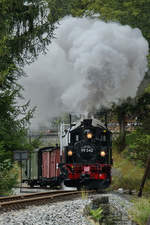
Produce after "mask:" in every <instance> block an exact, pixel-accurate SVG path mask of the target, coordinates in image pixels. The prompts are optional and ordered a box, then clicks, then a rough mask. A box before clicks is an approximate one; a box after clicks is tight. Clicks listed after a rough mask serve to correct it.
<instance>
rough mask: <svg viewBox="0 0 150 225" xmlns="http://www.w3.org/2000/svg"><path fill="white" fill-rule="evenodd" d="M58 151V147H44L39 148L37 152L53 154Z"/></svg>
mask: <svg viewBox="0 0 150 225" xmlns="http://www.w3.org/2000/svg"><path fill="white" fill-rule="evenodd" d="M58 149H59V146H58V147H54V146H50V147H44V148H40V149H39V150H40V151H42V152H53V151H56V150H58Z"/></svg>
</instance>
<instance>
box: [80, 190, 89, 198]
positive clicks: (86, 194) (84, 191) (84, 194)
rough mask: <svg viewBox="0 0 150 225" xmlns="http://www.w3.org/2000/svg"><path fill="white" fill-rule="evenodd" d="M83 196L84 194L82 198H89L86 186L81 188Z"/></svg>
mask: <svg viewBox="0 0 150 225" xmlns="http://www.w3.org/2000/svg"><path fill="white" fill-rule="evenodd" d="M81 196H82V199H83V200H86V199H88V192H87V191H86V189H85V188H82V189H81Z"/></svg>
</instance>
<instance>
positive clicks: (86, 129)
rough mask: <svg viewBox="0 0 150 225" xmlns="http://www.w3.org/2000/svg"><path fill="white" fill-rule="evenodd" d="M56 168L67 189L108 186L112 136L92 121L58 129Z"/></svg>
mask: <svg viewBox="0 0 150 225" xmlns="http://www.w3.org/2000/svg"><path fill="white" fill-rule="evenodd" d="M60 133H61V135H60V156H61V163H60V164H59V167H60V171H61V174H62V175H63V176H64V184H65V185H66V186H68V187H77V189H80V188H81V187H83V186H84V187H86V188H88V189H103V188H106V187H108V186H109V185H110V183H111V166H112V134H111V132H110V131H109V130H108V129H107V127H106V126H105V125H104V124H102V123H101V122H100V121H99V120H96V119H83V120H80V121H79V122H77V123H74V124H72V125H71V126H70V127H69V128H68V129H66V128H65V125H64V124H62V125H61V132H60Z"/></svg>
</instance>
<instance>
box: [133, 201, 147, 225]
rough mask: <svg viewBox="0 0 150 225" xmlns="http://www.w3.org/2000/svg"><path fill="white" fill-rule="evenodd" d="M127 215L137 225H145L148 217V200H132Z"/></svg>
mask: <svg viewBox="0 0 150 225" xmlns="http://www.w3.org/2000/svg"><path fill="white" fill-rule="evenodd" d="M129 215H130V217H131V218H132V220H134V221H135V222H136V223H138V224H139V225H146V224H147V221H148V219H149V217H150V199H146V198H140V199H136V200H134V201H133V207H132V208H131V209H130V210H129Z"/></svg>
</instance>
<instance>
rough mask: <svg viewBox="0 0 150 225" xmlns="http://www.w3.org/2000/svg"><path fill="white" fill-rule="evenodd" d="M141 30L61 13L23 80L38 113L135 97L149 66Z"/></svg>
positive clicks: (86, 109)
mask: <svg viewBox="0 0 150 225" xmlns="http://www.w3.org/2000/svg"><path fill="white" fill-rule="evenodd" d="M147 55H148V42H147V41H146V40H145V39H144V37H143V36H142V33H141V31H140V30H139V29H138V28H136V29H132V28H131V27H130V26H128V25H126V26H123V25H121V24H119V23H105V22H103V21H100V20H99V19H90V18H72V17H71V16H69V17H65V18H64V19H63V20H62V21H60V25H59V26H58V28H57V30H56V39H54V40H53V42H52V44H51V45H50V46H49V52H48V54H47V55H46V56H42V57H39V59H38V61H37V62H36V63H34V64H33V65H31V66H30V67H28V69H27V73H28V74H29V77H28V78H25V79H24V81H23V84H24V85H25V90H27V91H26V93H27V97H29V95H31V100H32V104H33V105H37V106H38V114H39V116H40V117H43V119H44V118H47V117H48V116H49V117H51V116H54V115H56V113H57V115H58V113H61V112H62V111H75V112H79V111H81V112H90V111H93V110H96V109H98V108H100V107H101V106H102V105H103V106H109V105H110V104H111V103H112V102H117V101H118V99H125V98H126V97H129V96H131V97H134V96H135V95H136V91H137V88H138V86H139V84H140V82H141V81H142V79H143V77H144V75H145V72H146V70H147V58H146V56H147Z"/></svg>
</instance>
